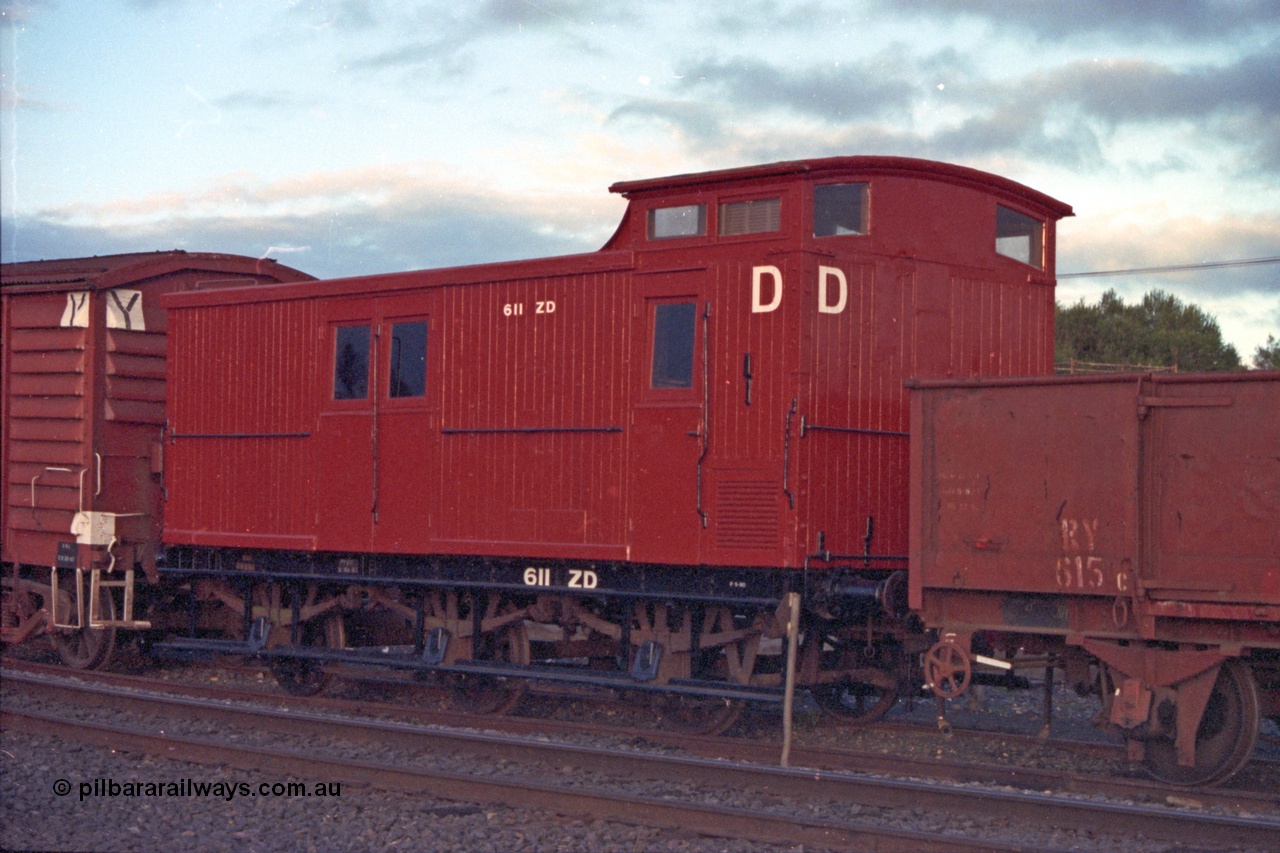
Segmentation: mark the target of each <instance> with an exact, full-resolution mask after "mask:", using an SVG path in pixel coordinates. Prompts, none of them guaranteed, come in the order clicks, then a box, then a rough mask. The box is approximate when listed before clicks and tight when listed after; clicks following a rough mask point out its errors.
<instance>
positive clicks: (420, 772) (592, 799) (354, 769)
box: [3, 668, 1280, 850]
mask: <svg viewBox="0 0 1280 853" xmlns="http://www.w3.org/2000/svg"><path fill="white" fill-rule="evenodd" d="M7 670H8V671H7V672H6V678H5V693H6V696H7V697H28V698H31V697H36V698H41V699H44V700H56V701H59V702H68V703H73V704H75V705H79V706H81V707H86V706H87V707H91V708H94V709H102V708H105V707H110V708H113V709H117V710H125V711H127V713H128V714H129V716H130V718H131V720H137V719H140V718H143V717H146V716H151V715H154V716H156V717H162V718H165V719H169V720H184V721H186V720H200V721H202V722H203V723H205V724H212V723H216V724H218V725H226V726H232V727H234V728H235V729H236V730H237V731H239V732H251V733H254V734H255V735H257V736H259V737H261V736H267V737H269V738H271V739H272V741H273V742H271V743H266V744H261V743H260V744H252V743H245V742H237V743H236V744H234V745H232V744H231V743H229V742H228V740H229V739H228V738H225V737H218V736H209V735H191V734H177V735H175V734H173V733H172V731H173V730H174V729H175V728H176V726H172V725H169V726H167V727H166V726H165V725H156V723H155V722H154V721H151V722H150V723H142V724H140V725H132V724H131V725H121V724H120V723H118V722H117V723H102V722H97V721H93V720H78V719H77V720H72V719H67V718H66V717H68V716H70V715H68V714H66V713H62V714H49V713H42V712H41V711H40V710H38V709H34V710H33V709H23V708H21V707H16V706H14V703H13V702H8V701H7V702H6V708H5V712H4V717H3V722H4V726H5V728H7V729H11V728H19V727H20V728H22V729H24V730H32V731H36V732H43V733H56V734H57V735H58V736H59V737H64V738H76V739H80V740H87V741H89V742H93V743H99V744H109V745H111V746H112V747H113V748H115V749H128V750H136V751H139V752H151V753H158V754H163V755H166V756H168V757H173V758H183V759H185V760H189V761H196V762H205V763H220V764H228V765H231V766H236V767H242V768H245V769H260V768H270V769H271V770H272V772H288V773H292V774H295V775H297V776H299V777H303V778H307V777H311V778H315V777H317V776H319V777H323V778H328V779H341V780H343V781H348V782H349V783H350V784H357V785H374V786H377V787H380V788H382V787H385V788H388V789H392V790H404V791H415V792H429V793H435V794H437V795H439V796H447V797H450V798H452V799H460V800H467V801H476V802H503V803H507V804H518V805H521V806H526V807H534V808H546V809H552V810H556V811H559V812H561V813H570V814H583V815H607V816H609V817H610V818H613V819H621V820H626V821H633V822H635V823H638V824H644V825H662V826H673V827H688V826H698V827H699V828H700V830H701V831H703V832H706V833H707V834H711V835H723V836H724V837H730V838H750V839H754V840H776V841H778V842H779V843H788V844H796V843H803V844H805V845H806V847H807V848H809V849H812V848H814V847H817V848H822V849H847V848H850V847H852V848H856V849H864V848H866V847H868V846H871V845H872V844H873V843H874V845H877V848H876V849H920V848H921V847H922V846H927V847H928V848H929V849H956V850H968V849H1023V848H1025V846H1026V844H1027V842H1026V840H1025V837H1023V836H1022V835H1021V832H1022V831H1025V829H1026V828H1028V827H1031V826H1046V827H1051V828H1062V827H1073V826H1076V827H1090V829H1091V831H1092V833H1093V834H1103V835H1105V834H1107V833H1113V834H1114V835H1115V837H1117V838H1119V837H1133V836H1135V835H1137V834H1141V836H1143V837H1145V838H1148V839H1164V840H1165V841H1168V842H1170V843H1173V842H1177V841H1180V840H1182V839H1187V838H1195V839H1196V841H1197V843H1198V844H1200V845H1201V846H1208V845H1214V846H1217V847H1220V848H1221V849H1239V848H1241V847H1243V848H1244V849H1259V850H1265V849H1275V848H1276V846H1277V845H1280V815H1278V814H1277V813H1276V812H1275V811H1272V814H1271V816H1269V817H1261V818H1259V817H1252V818H1250V817H1240V816H1234V815H1227V814H1207V813H1205V812H1203V811H1194V810H1193V811H1188V810H1177V809H1168V808H1160V807H1153V806H1151V805H1140V804H1118V803H1114V802H1099V801H1097V800H1089V801H1086V800H1081V799H1068V798H1064V797H1062V796H1058V795H1044V794H1035V793H1026V792H1015V791H1007V790H993V789H992V788H990V787H987V786H982V787H972V786H957V785H954V784H950V783H945V782H939V781H918V780H903V779H900V778H896V779H890V778H885V777H875V776H869V775H866V774H852V773H848V772H844V771H840V770H828V769H815V767H816V766H817V765H816V764H815V767H805V768H793V769H783V768H778V767H776V766H766V765H764V764H761V763H757V762H756V761H732V762H731V761H726V760H723V758H707V757H702V756H696V757H691V756H688V755H683V754H677V755H673V754H671V752H670V751H668V752H666V753H654V752H652V751H648V750H645V751H641V750H632V751H623V750H620V749H619V748H617V747H609V748H599V747H587V746H579V745H574V744H569V743H563V742H556V741H549V740H548V739H547V737H546V736H545V734H543V735H540V736H539V737H538V738H537V739H536V740H530V739H529V738H527V737H521V736H517V735H514V734H510V733H506V734H497V733H493V732H476V731H474V730H471V731H464V730H458V729H441V728H438V727H437V726H430V727H429V726H426V725H423V724H421V723H407V722H401V721H392V720H370V719H361V718H355V717H351V716H343V717H342V718H341V719H336V718H335V716H334V714H335V713H337V711H336V710H335V708H334V707H332V706H331V707H330V708H329V709H327V710H326V711H324V712H321V711H319V710H313V711H299V710H292V709H290V710H281V709H277V708H266V707H263V706H262V705H261V704H259V703H261V701H262V699H263V698H269V697H262V696H258V697H257V702H256V703H243V702H240V701H236V702H235V703H230V702H229V700H228V698H227V695H226V692H225V691H222V694H223V695H221V696H219V697H217V698H214V696H213V695H212V694H213V693H215V692H217V691H208V694H209V695H205V696H203V697H197V696H193V695H186V696H175V695H165V694H157V693H152V692H141V691H140V690H139V689H137V688H136V687H133V686H125V685H123V684H120V683H117V684H115V685H105V684H98V683H88V682H86V681H81V680H79V679H76V680H72V679H68V678H66V677H65V676H62V677H50V676H48V675H35V674H33V673H20V672H18V671H17V670H16V668H15V669H9V668H7ZM288 703H289V704H290V705H293V704H294V700H293V699H292V698H290V699H289V700H288ZM275 704H277V705H278V704H280V700H279V697H276V700H275ZM383 710H384V711H385V708H383ZM512 721H513V720H512V718H502V719H501V720H486V721H485V725H486V726H488V724H489V723H490V722H492V723H495V724H503V723H510V722H512ZM524 722H525V723H529V724H534V725H537V726H538V727H539V729H540V730H541V731H542V732H544V733H545V732H546V730H547V728H548V727H547V726H546V725H545V723H546V721H524ZM469 724H470V725H471V726H473V727H474V725H475V720H474V719H472V720H470V721H469ZM159 728H166V731H169V732H170V733H169V734H166V735H158V734H157V730H158V729H159ZM338 728H340V729H341V737H342V739H343V740H344V741H352V742H360V743H363V744H365V745H373V744H376V745H377V746H378V747H379V748H382V749H387V748H390V747H392V746H394V747H395V748H397V749H401V750H415V751H420V752H421V753H422V754H428V755H433V756H434V755H441V754H451V755H455V756H461V759H460V760H461V762H462V766H472V767H477V766H482V765H483V766H490V765H492V764H494V763H495V762H496V763H499V764H503V765H508V764H511V763H512V762H516V763H518V764H519V765H521V766H527V767H541V768H553V769H554V768H560V769H561V770H563V768H572V769H571V770H570V771H569V772H548V771H547V770H545V769H543V770H536V771H534V775H535V777H536V781H535V779H531V778H529V777H528V776H527V775H524V776H522V775H520V774H518V773H517V774H516V775H514V776H511V775H502V776H496V775H493V774H487V775H483V776H480V775H476V774H471V773H466V772H459V771H458V765H457V764H454V765H451V767H452V769H439V768H427V767H423V766H421V762H420V761H414V762H412V766H408V765H407V764H406V763H405V762H404V761H369V760H359V761H353V760H351V759H349V758H343V757H325V756H323V755H316V754H315V753H314V750H312V749H310V748H308V747H305V746H296V747H286V746H281V745H280V744H279V743H277V742H275V741H276V740H278V739H279V738H282V737H289V738H313V739H318V738H331V737H333V736H334V734H335V730H336V729H338ZM237 740H243V738H241V737H237ZM651 740H652V739H651ZM706 740H707V739H695V740H694V741H689V740H686V741H685V742H684V744H683V747H682V750H681V751H683V748H687V747H688V746H689V744H690V743H695V744H696V743H697V741H706ZM669 745H670V744H669ZM739 746H740V744H735V743H734V742H730V744H721V748H722V749H729V750H730V751H731V752H734V753H738V754H739V755H740V756H741V755H742V754H745V753H743V752H742V751H741V750H739V749H738V747H739ZM792 757H793V763H795V764H809V763H810V762H809V756H808V755H807V754H806V753H804V752H793V755H792ZM773 759H774V760H776V753H775V754H774V755H773ZM897 763H898V764H899V765H901V762H900V761H898V762H897ZM636 780H646V781H645V784H646V786H652V785H657V786H659V789H658V791H659V792H658V793H654V792H653V790H652V789H651V788H649V787H646V789H645V790H646V791H648V792H647V793H636V792H635V791H634V790H632V788H633V787H634V784H635V782H636ZM619 785H621V787H619ZM690 785H692V786H695V788H696V789H699V790H701V789H703V788H708V789H718V790H721V791H731V792H744V791H749V792H752V796H755V797H763V798H765V799H766V800H768V801H770V802H772V803H775V804H782V803H791V804H792V806H791V807H790V808H791V811H790V812H789V811H788V808H787V807H784V806H782V805H777V807H776V808H774V807H771V808H767V809H765V808H761V807H760V805H759V803H755V804H752V805H749V806H745V807H739V806H733V805H726V804H725V802H726V800H727V799H731V798H724V797H721V799H720V801H718V802H705V801H702V802H687V800H689V799H690V797H689V791H690V788H689V786H690ZM662 786H668V787H670V786H674V791H675V794H674V797H675V799H676V800H680V801H679V802H676V801H674V800H673V795H672V794H671V792H670V791H669V790H668V791H667V792H666V793H662ZM828 803H835V804H840V805H842V806H843V811H844V812H845V813H848V811H850V810H851V809H852V810H855V811H858V812H859V815H860V818H861V816H864V815H873V816H875V817H876V818H877V819H876V820H871V819H869V818H868V819H866V820H862V819H860V820H859V821H850V820H847V819H838V818H835V817H832V816H831V815H830V814H823V813H822V812H821V811H818V812H815V810H814V809H813V808H812V806H813V805H814V804H828ZM921 808H924V809H926V810H927V811H928V812H930V813H934V814H936V815H941V814H947V815H957V816H963V820H966V821H970V822H972V821H975V820H976V821H984V820H985V821H1004V822H1007V823H1009V824H1011V825H1013V826H1017V827H1019V828H1020V834H1019V835H1018V838H1016V839H1015V840H1013V841H1008V842H1002V841H1001V840H1000V839H999V838H992V837H990V836H988V835H984V834H980V833H979V835H980V840H978V841H975V840H972V839H969V838H964V837H958V836H956V837H951V836H941V835H938V834H937V833H936V832H933V833H923V832H922V831H921V830H920V829H918V828H906V829H904V828H902V827H901V826H892V825H890V826H886V825H885V824H886V823H890V822H891V821H886V820H881V819H880V818H882V817H883V816H885V815H891V814H892V813H894V812H903V813H907V814H915V813H918V811H919V810H920V809H921ZM873 839H874V841H873ZM1002 845H1003V846H1002ZM1041 846H1043V842H1041Z"/></svg>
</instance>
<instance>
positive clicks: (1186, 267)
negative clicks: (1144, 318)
mask: <svg viewBox="0 0 1280 853" xmlns="http://www.w3.org/2000/svg"><path fill="white" fill-rule="evenodd" d="M1263 264H1280V256H1274V257H1267V258H1244V259H1242V260H1238V261H1204V262H1202V263H1196V264H1168V265H1166V266H1160V267H1136V268H1134V269H1127V270H1126V269H1120V270H1090V271H1088V272H1060V273H1058V278H1088V277H1098V276H1105V275H1141V274H1143V273H1160V272H1188V271H1195V270H1211V269H1223V268H1225V267H1252V266H1261V265H1263Z"/></svg>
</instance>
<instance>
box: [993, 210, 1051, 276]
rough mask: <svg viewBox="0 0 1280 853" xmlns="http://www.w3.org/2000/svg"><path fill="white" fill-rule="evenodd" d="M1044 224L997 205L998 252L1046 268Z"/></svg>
mask: <svg viewBox="0 0 1280 853" xmlns="http://www.w3.org/2000/svg"><path fill="white" fill-rule="evenodd" d="M1043 246H1044V223H1043V222H1041V221H1040V220H1039V219H1033V218H1032V217H1030V216H1026V215H1024V214H1021V213H1018V211H1016V210H1010V209H1009V208H1007V207H1005V206H1004V205H1002V204H997V205H996V251H997V252H999V253H1000V254H1002V255H1004V256H1006V257H1010V258H1013V259H1014V260H1016V261H1022V262H1023V263H1024V264H1030V265H1031V266H1033V267H1037V268H1042V267H1043V266H1044V249H1043Z"/></svg>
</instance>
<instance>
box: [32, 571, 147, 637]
mask: <svg viewBox="0 0 1280 853" xmlns="http://www.w3.org/2000/svg"><path fill="white" fill-rule="evenodd" d="M102 572H103V570H102V569H91V570H90V571H89V619H88V623H89V628H90V629H98V628H133V629H138V628H150V627H151V622H149V621H147V620H145V619H134V618H133V574H134V571H133V569H125V571H124V577H122V578H117V577H115V576H114V573H113V576H112V578H111V579H110V580H108V579H104V578H103V577H102ZM50 587H51V588H50V590H49V591H50V593H51V595H50V596H49V620H50V621H51V622H52V623H53V627H54V628H64V629H69V630H75V631H78V630H80V629H81V628H83V627H85V618H84V569H81V568H77V569H76V595H75V613H74V614H72V615H74V617H75V621H74V622H72V621H70V619H66V621H59V620H58V617H59V613H58V567H57V566H53V567H52V569H51V571H50ZM103 589H123V590H124V613H123V614H122V617H123V618H120V619H95V618H94V616H93V614H95V613H97V612H98V602H99V601H100V600H101V598H102V590H103ZM64 618H65V617H64Z"/></svg>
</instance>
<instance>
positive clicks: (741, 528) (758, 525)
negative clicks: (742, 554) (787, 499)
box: [715, 480, 780, 550]
mask: <svg viewBox="0 0 1280 853" xmlns="http://www.w3.org/2000/svg"><path fill="white" fill-rule="evenodd" d="M779 521H780V519H779V515H778V484H777V483H776V482H775V481H773V480H722V481H721V482H720V483H719V485H718V486H717V488H716V511H715V523H716V547H717V548H720V549H729V550H742V549H753V550H759V549H763V550H773V549H776V548H777V547H778V525H779Z"/></svg>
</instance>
